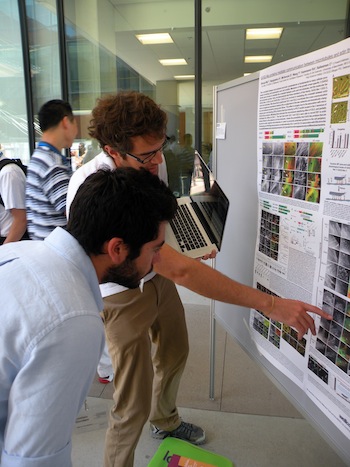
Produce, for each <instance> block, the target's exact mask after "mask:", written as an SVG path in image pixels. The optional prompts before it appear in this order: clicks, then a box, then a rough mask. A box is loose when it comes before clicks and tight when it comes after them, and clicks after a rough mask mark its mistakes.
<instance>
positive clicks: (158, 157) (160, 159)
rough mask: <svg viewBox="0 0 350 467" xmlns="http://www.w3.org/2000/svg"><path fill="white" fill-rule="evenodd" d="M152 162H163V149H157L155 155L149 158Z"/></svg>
mask: <svg viewBox="0 0 350 467" xmlns="http://www.w3.org/2000/svg"><path fill="white" fill-rule="evenodd" d="M151 162H152V164H161V163H162V162H163V150H162V149H159V151H157V153H156V155H155V156H154V157H153V159H152V160H151Z"/></svg>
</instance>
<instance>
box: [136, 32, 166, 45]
mask: <svg viewBox="0 0 350 467" xmlns="http://www.w3.org/2000/svg"><path fill="white" fill-rule="evenodd" d="M136 37H137V39H138V40H139V41H140V42H141V43H142V44H143V45H148V44H171V43H172V42H174V41H173V40H172V38H171V36H170V34H168V33H167V32H164V33H159V34H136Z"/></svg>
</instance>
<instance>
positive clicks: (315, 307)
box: [306, 305, 333, 320]
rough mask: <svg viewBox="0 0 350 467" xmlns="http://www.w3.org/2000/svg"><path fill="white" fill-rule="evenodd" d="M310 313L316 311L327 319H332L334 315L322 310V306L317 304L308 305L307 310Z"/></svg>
mask: <svg viewBox="0 0 350 467" xmlns="http://www.w3.org/2000/svg"><path fill="white" fill-rule="evenodd" d="M306 311H309V312H310V313H316V315H319V316H321V318H326V319H329V320H330V319H332V318H333V316H332V315H330V314H329V313H326V312H325V311H323V310H321V308H318V307H317V306H313V305H307V310H306Z"/></svg>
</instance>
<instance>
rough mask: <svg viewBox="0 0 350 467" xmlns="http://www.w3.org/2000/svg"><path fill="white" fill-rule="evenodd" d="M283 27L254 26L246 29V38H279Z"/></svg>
mask: <svg viewBox="0 0 350 467" xmlns="http://www.w3.org/2000/svg"><path fill="white" fill-rule="evenodd" d="M282 31H283V28H256V29H247V30H246V36H245V37H246V39H247V40H251V39H279V38H280V37H281V34H282Z"/></svg>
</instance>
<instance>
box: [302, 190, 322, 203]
mask: <svg viewBox="0 0 350 467" xmlns="http://www.w3.org/2000/svg"><path fill="white" fill-rule="evenodd" d="M305 199H306V201H309V202H310V203H319V202H320V190H318V189H317V188H308V189H307V191H306V198H305Z"/></svg>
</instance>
